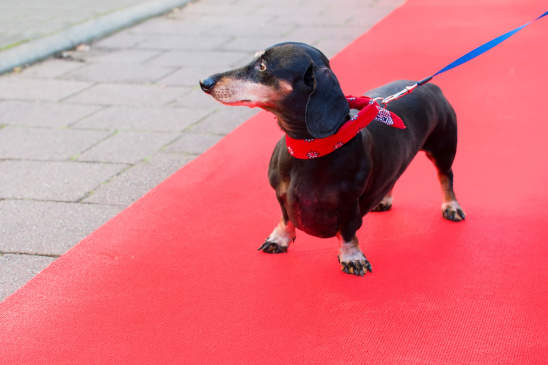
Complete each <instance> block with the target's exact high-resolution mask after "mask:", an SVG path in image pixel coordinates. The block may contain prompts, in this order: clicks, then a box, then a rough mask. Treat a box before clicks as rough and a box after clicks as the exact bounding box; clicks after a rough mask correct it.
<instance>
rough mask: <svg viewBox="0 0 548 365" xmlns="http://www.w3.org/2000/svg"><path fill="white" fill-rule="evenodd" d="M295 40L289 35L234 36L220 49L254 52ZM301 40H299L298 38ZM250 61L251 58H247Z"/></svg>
mask: <svg viewBox="0 0 548 365" xmlns="http://www.w3.org/2000/svg"><path fill="white" fill-rule="evenodd" d="M288 41H295V39H293V38H290V37H282V36H279V37H260V38H241V37H239V38H235V39H233V40H231V41H230V42H227V43H225V44H224V45H223V47H222V49H224V50H227V51H246V52H248V53H255V52H257V51H260V50H263V49H265V48H268V47H270V46H273V45H275V44H277V43H282V42H288ZM299 41H301V40H299ZM249 61H250V62H251V58H250V59H249Z"/></svg>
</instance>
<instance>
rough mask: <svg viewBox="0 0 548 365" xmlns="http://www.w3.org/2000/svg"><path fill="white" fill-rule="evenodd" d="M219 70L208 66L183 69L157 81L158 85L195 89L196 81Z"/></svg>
mask: <svg viewBox="0 0 548 365" xmlns="http://www.w3.org/2000/svg"><path fill="white" fill-rule="evenodd" d="M219 71H220V68H217V67H215V66H214V65H210V66H207V67H183V68H180V69H179V70H177V71H175V72H174V73H172V74H169V75H167V76H166V77H164V78H162V79H160V80H158V82H157V83H158V84H160V85H169V86H192V87H196V86H197V85H198V81H199V80H201V79H203V78H204V77H206V76H209V75H211V74H213V73H216V72H219Z"/></svg>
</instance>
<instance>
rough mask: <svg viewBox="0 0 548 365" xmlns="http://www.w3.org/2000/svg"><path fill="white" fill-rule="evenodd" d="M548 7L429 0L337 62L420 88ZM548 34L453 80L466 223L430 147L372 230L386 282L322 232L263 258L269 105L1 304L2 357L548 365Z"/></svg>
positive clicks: (372, 246)
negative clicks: (448, 213)
mask: <svg viewBox="0 0 548 365" xmlns="http://www.w3.org/2000/svg"><path fill="white" fill-rule="evenodd" d="M545 10H546V2H545V1H540V0H524V1H519V2H517V1H491V0H475V1H472V0H461V1H434V0H416V1H415V0H411V1H409V2H408V3H407V4H405V5H404V6H403V7H401V8H400V9H398V10H397V11H395V12H394V13H392V14H391V15H390V16H389V17H388V18H386V19H385V20H384V21H382V22H381V23H380V24H378V25H377V26H376V27H375V28H374V29H373V30H371V31H370V32H368V33H367V34H365V35H364V36H362V37H361V38H360V39H358V40H357V41H356V42H354V43H353V44H351V45H350V46H349V47H348V48H347V49H346V50H345V51H343V52H342V53H341V54H340V55H338V56H337V57H336V58H335V60H334V62H333V65H334V68H335V71H336V73H337V74H338V76H339V78H340V80H341V82H342V85H343V89H344V90H345V92H347V93H360V92H363V91H365V90H367V89H368V88H371V87H373V86H376V85H380V84H382V83H384V82H387V81H390V80H392V79H396V78H415V79H419V78H422V77H425V76H427V75H429V74H431V73H432V72H434V71H437V70H438V69H439V68H441V67H443V66H444V65H446V64H447V63H449V62H450V61H452V60H453V59H455V58H457V57H459V56H461V55H462V54H464V53H466V52H467V51H469V50H471V49H472V48H474V47H475V46H477V45H479V44H481V43H483V42H484V41H487V40H489V39H491V38H493V37H495V36H497V35H500V34H502V33H503V32H505V31H507V30H509V29H512V28H514V27H516V26H519V25H521V24H523V23H525V22H527V21H528V20H530V19H533V18H534V17H536V16H538V15H539V14H541V13H542V12H544V11H545ZM547 31H548V19H547V20H541V21H539V22H537V23H535V24H533V25H531V26H529V27H528V28H526V29H524V30H523V31H521V32H520V33H518V34H517V35H515V36H514V37H512V38H510V39H509V40H507V41H506V42H504V43H503V44H501V45H500V46H498V47H497V48H495V49H493V50H491V51H489V52H488V53H487V54H485V55H483V56H481V57H480V58H478V59H476V60H474V61H472V62H470V63H468V64H466V65H464V66H462V67H460V68H458V69H455V70H453V71H450V72H448V73H446V74H443V75H441V76H439V77H438V79H437V80H435V82H437V83H438V84H439V85H440V86H442V88H443V89H444V90H445V93H446V95H447V96H448V98H449V100H450V101H451V102H452V104H453V106H454V107H455V109H456V110H457V114H458V116H459V123H460V136H459V138H460V145H459V148H460V150H459V152H458V154H457V160H456V165H455V181H456V192H457V195H458V197H459V198H460V201H461V203H462V205H463V207H464V208H465V209H466V211H467V213H468V219H467V220H466V221H465V222H463V223H457V224H455V223H450V222H447V221H444V220H443V219H442V217H441V213H440V203H441V192H440V191H439V187H438V184H437V181H436V177H435V172H434V168H433V167H432V166H431V165H430V163H429V162H428V161H427V160H426V159H425V158H424V156H422V155H421V156H419V158H417V160H416V161H415V162H414V163H413V165H412V166H411V168H410V169H409V170H408V171H407V172H406V173H405V175H404V176H403V178H402V179H401V180H400V182H399V183H398V184H397V185H396V191H395V196H394V209H393V211H391V212H388V213H377V214H370V215H368V216H367V218H366V220H365V224H364V227H363V228H362V230H361V231H360V233H359V238H360V241H361V242H362V247H363V248H364V251H365V253H366V255H367V257H368V258H369V259H370V260H371V262H372V264H373V270H374V273H373V274H372V275H367V276H366V277H365V278H359V277H353V276H349V275H345V274H343V273H341V272H340V271H339V269H338V264H337V259H336V255H337V250H338V247H337V246H338V245H337V241H336V240H335V239H329V240H321V239H317V238H312V237H309V236H307V235H305V234H303V233H302V232H298V237H297V241H296V243H295V244H294V245H293V246H292V247H291V249H290V252H289V253H288V254H284V255H277V256H272V255H267V254H262V253H259V252H257V251H256V248H257V247H258V246H259V245H260V244H261V243H262V242H263V240H264V238H265V237H266V236H267V235H268V233H270V231H271V229H272V228H273V227H274V225H275V224H276V223H277V222H278V218H279V211H278V207H277V203H276V200H275V197H274V192H273V191H272V190H271V189H270V187H269V186H268V183H267V179H266V168H267V163H268V159H269V156H270V152H271V150H272V148H273V146H274V144H275V141H276V140H277V138H278V137H279V136H280V132H279V131H278V130H277V127H276V125H275V123H274V121H273V118H272V116H270V115H267V114H264V113H263V114H260V115H258V116H257V117H255V118H253V119H251V120H250V121H248V122H247V123H246V124H244V125H243V126H242V127H241V128H239V129H238V130H236V131H235V132H234V133H232V134H231V135H230V136H228V137H227V138H225V139H224V140H222V141H221V143H219V144H218V145H217V146H215V147H214V148H213V149H211V150H210V151H209V152H208V153H206V154H204V155H203V156H201V157H200V158H199V159H197V160H196V161H194V162H193V163H191V164H190V165H188V166H187V167H185V168H184V169H182V170H181V171H179V172H178V173H176V174H175V175H174V176H172V177H171V178H170V179H168V180H167V181H165V182H164V183H162V184H161V185H160V186H158V187H157V188H156V189H154V190H153V191H152V192H151V193H149V194H148V195H147V196H145V197H144V198H143V199H141V200H140V201H138V202H137V203H136V204H134V205H133V206H131V207H130V208H129V209H127V210H125V211H124V212H123V213H122V214H121V215H119V216H118V217H116V218H115V219H113V220H112V221H110V222H109V223H107V224H106V225H105V226H103V227H102V228H100V229H99V230H98V231H96V232H95V233H93V234H92V235H91V236H89V237H88V238H86V239H85V240H84V241H83V242H81V243H80V244H79V245H78V246H76V247H75V248H74V249H73V250H71V251H70V252H69V253H68V254H66V255H64V256H63V257H61V258H60V259H59V260H57V261H56V262H55V263H54V264H53V265H51V266H50V267H49V268H48V269H47V270H45V271H44V272H43V273H42V274H40V275H38V276H37V277H36V278H35V279H34V280H32V281H31V282H30V283H29V284H28V285H26V286H25V287H24V288H23V289H21V290H20V291H18V292H17V293H16V294H14V295H13V296H11V297H10V298H8V299H7V300H6V301H4V302H3V303H2V304H0V334H1V335H0V363H2V364H45V363H51V364H103V363H106V364H183V363H189V364H199V363H215V364H217V363H249V364H265V363H277V364H288V363H303V364H324V363H356V364H365V363H367V364H545V363H546V358H547V354H548V336H547V335H548V285H547V283H548V265H547V259H548V244H547V242H548V218H547V217H546V214H547V207H548V195H547V194H546V190H545V189H546V186H547V184H548V169H547V168H546V166H547V163H546V159H547V158H546V151H547V143H546V140H547V138H548V124H547V123H546V122H547V121H548V118H547V117H546V112H545V109H546V108H545V104H546V103H547V102H546V100H545V98H546V85H548V74H547V72H546V65H547V64H548V50H547V48H546V34H547ZM362 70H368V71H367V72H364V71H362ZM372 70H375V72H373V71H372ZM204 97H205V96H204ZM248 151H254V153H253V154H249V153H247V152H248Z"/></svg>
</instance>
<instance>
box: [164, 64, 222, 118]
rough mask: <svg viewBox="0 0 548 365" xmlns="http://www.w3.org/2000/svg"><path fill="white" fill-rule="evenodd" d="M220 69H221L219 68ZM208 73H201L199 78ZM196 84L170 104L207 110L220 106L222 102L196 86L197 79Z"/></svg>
mask: <svg viewBox="0 0 548 365" xmlns="http://www.w3.org/2000/svg"><path fill="white" fill-rule="evenodd" d="M219 71H221V70H219ZM209 75H210V73H206V74H205V75H202V76H201V78H203V77H207V76H209ZM195 82H196V86H195V87H194V88H192V89H191V91H190V92H189V93H187V94H185V95H183V96H181V97H179V98H177V99H176V100H175V102H174V103H173V104H171V106H174V107H186V108H197V109H200V110H209V111H210V112H213V111H214V110H217V109H219V108H221V107H222V104H221V103H219V102H218V101H216V100H215V99H213V98H212V97H211V96H210V95H207V94H206V93H204V92H203V91H202V90H201V89H200V88H199V87H198V86H197V84H198V82H199V80H195Z"/></svg>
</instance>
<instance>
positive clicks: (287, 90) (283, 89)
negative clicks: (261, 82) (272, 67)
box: [279, 80, 293, 95]
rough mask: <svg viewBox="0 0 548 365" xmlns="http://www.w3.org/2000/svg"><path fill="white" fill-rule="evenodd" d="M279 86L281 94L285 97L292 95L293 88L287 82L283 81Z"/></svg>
mask: <svg viewBox="0 0 548 365" xmlns="http://www.w3.org/2000/svg"><path fill="white" fill-rule="evenodd" d="M279 86H280V90H281V92H282V93H283V94H284V95H287V94H290V93H291V92H292V91H293V86H292V85H291V84H290V83H289V82H287V81H285V80H281V81H280V82H279Z"/></svg>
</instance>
